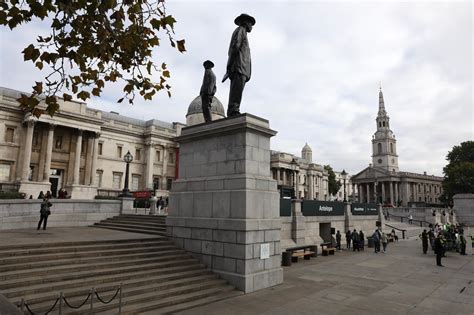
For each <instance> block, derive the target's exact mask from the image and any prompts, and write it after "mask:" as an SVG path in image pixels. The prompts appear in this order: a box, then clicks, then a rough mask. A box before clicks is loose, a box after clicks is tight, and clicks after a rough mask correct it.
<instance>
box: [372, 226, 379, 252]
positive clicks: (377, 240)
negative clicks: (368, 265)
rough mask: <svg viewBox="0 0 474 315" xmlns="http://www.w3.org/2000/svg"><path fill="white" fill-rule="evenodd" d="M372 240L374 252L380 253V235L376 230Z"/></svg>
mask: <svg viewBox="0 0 474 315" xmlns="http://www.w3.org/2000/svg"><path fill="white" fill-rule="evenodd" d="M372 239H373V240H374V252H375V253H376V254H377V253H378V252H380V234H379V232H378V230H375V232H374V234H372Z"/></svg>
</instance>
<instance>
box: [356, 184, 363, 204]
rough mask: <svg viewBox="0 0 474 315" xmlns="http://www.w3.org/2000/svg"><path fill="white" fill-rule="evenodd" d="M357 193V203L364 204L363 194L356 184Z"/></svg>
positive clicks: (360, 186)
mask: <svg viewBox="0 0 474 315" xmlns="http://www.w3.org/2000/svg"><path fill="white" fill-rule="evenodd" d="M357 193H358V194H359V202H360V203H362V202H364V198H363V192H362V185H360V184H357Z"/></svg>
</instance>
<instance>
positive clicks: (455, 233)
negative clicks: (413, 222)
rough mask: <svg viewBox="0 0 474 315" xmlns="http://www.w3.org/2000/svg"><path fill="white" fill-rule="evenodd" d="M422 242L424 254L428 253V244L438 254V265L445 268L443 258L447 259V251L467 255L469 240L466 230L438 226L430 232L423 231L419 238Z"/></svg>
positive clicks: (450, 226)
mask: <svg viewBox="0 0 474 315" xmlns="http://www.w3.org/2000/svg"><path fill="white" fill-rule="evenodd" d="M419 237H420V238H421V241H422V248H423V254H426V253H427V251H428V242H429V244H430V246H431V249H432V250H433V251H434V252H435V254H436V265H438V266H440V267H443V265H442V263H441V258H442V257H446V251H448V250H450V249H451V250H456V251H459V254H460V255H466V244H467V240H466V237H465V236H464V229H463V228H462V227H460V226H459V225H450V224H445V225H443V226H441V225H439V224H436V225H435V226H434V227H431V228H430V230H429V231H426V229H425V230H423V233H421V234H420V236H419Z"/></svg>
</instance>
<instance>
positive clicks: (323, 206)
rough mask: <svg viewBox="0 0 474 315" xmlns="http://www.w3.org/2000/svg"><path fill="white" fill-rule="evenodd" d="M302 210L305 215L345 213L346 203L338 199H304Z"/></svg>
mask: <svg viewBox="0 0 474 315" xmlns="http://www.w3.org/2000/svg"><path fill="white" fill-rule="evenodd" d="M301 212H302V213H303V215H304V216H332V215H344V203H343V202H337V201H319V200H303V202H302V203H301Z"/></svg>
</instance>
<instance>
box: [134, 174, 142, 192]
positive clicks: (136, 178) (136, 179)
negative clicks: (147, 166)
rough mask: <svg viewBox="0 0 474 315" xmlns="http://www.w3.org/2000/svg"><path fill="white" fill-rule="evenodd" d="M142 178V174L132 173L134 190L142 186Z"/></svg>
mask: <svg viewBox="0 0 474 315" xmlns="http://www.w3.org/2000/svg"><path fill="white" fill-rule="evenodd" d="M140 178H141V176H140V175H138V174H133V175H132V191H137V190H138V189H139V186H140Z"/></svg>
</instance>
